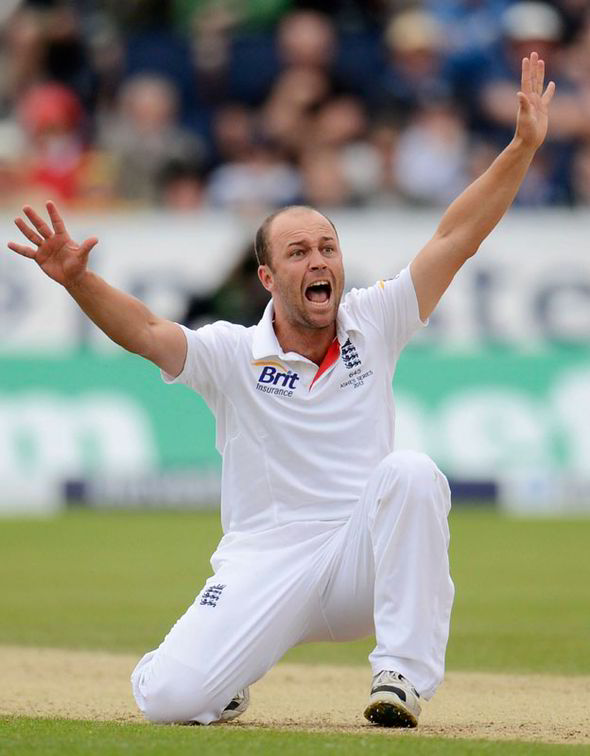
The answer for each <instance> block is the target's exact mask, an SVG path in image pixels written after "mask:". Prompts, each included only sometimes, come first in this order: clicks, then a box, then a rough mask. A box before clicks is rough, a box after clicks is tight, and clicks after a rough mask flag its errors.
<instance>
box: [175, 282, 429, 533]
mask: <svg viewBox="0 0 590 756" xmlns="http://www.w3.org/2000/svg"><path fill="white" fill-rule="evenodd" d="M272 317H273V309H272V301H271V302H270V303H269V304H268V306H267V308H266V310H265V312H264V315H263V317H262V320H261V321H260V323H258V325H257V326H252V327H251V328H245V327H243V326H239V325H233V324H231V323H226V322H224V321H219V322H217V323H213V324H211V325H206V326H204V327H203V328H199V329H198V330H196V331H192V330H189V329H188V328H184V326H183V330H184V332H185V334H186V338H187V342H188V351H187V357H186V362H185V365H184V368H183V370H182V372H181V373H180V375H178V376H177V377H176V378H174V379H173V378H171V377H170V376H167V375H165V374H163V378H164V380H165V381H166V382H167V383H183V384H185V385H187V386H189V387H191V388H193V389H194V390H195V391H197V392H198V393H199V394H201V395H202V396H203V398H204V399H205V401H206V402H207V404H208V406H209V407H210V409H211V411H212V412H213V414H214V415H215V419H216V424H217V426H216V427H217V438H216V446H217V449H218V451H219V453H220V454H221V456H222V458H223V468H222V469H223V472H222V493H221V520H222V525H223V530H224V533H226V534H227V533H230V532H231V533H236V534H238V533H252V532H259V531H263V530H268V529H272V528H275V527H277V526H282V525H285V524H287V523H292V522H297V521H305V522H324V523H328V522H330V521H332V522H334V523H335V522H336V521H344V520H346V519H347V518H348V517H349V516H350V513H351V510H352V507H353V506H354V505H355V504H356V502H357V501H358V500H359V498H360V495H361V492H362V490H363V488H364V486H365V484H366V482H367V480H368V478H369V475H370V474H371V472H372V471H373V470H374V469H375V467H376V466H377V465H378V464H379V462H380V461H381V460H382V459H383V458H384V457H385V456H386V455H387V454H389V453H390V452H391V451H392V450H393V441H394V404H393V391H392V385H391V384H392V379H393V373H394V370H395V364H396V362H397V358H398V356H399V353H400V351H401V349H402V348H403V347H404V346H405V344H406V343H407V341H408V340H409V338H410V336H411V335H412V334H413V333H414V331H415V330H416V329H417V328H418V327H419V326H420V325H421V321H420V317H419V313H418V303H417V300H416V293H415V290H414V285H413V283H412V279H411V276H410V272H409V269H408V268H405V269H404V270H403V271H402V272H401V273H400V274H399V275H398V276H397V277H396V278H394V279H391V280H388V281H380V282H378V283H377V284H375V285H374V286H371V287H369V288H367V289H353V290H352V291H350V292H349V293H348V294H346V295H345V296H344V297H343V300H342V303H341V305H340V308H339V311H338V317H337V343H336V342H335V343H334V344H333V345H332V348H331V349H330V352H329V354H328V355H327V359H326V360H324V363H322V365H321V366H320V367H319V368H318V366H317V365H316V364H315V363H313V362H311V361H310V360H308V359H306V358H305V357H302V356H301V355H299V354H296V353H294V352H288V353H287V354H285V353H284V352H283V351H282V350H281V347H280V346H279V343H278V341H277V338H276V335H275V332H274V329H273V325H272Z"/></svg>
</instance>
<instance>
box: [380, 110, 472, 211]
mask: <svg viewBox="0 0 590 756" xmlns="http://www.w3.org/2000/svg"><path fill="white" fill-rule="evenodd" d="M467 152H468V135H467V130H466V128H465V124H464V123H463V121H462V119H461V117H460V115H459V114H458V113H457V111H456V109H454V108H453V107H452V105H451V103H450V102H448V101H446V102H445V101H439V102H435V103H432V104H431V105H430V106H428V107H424V108H423V109H422V110H420V111H418V112H416V113H415V114H414V116H413V117H412V118H411V120H410V122H409V124H408V125H407V127H406V128H405V129H404V130H403V131H402V132H401V134H400V135H399V140H398V143H397V151H396V155H395V158H394V162H393V170H394V175H395V177H396V179H397V185H398V188H399V190H400V191H401V193H402V195H403V196H404V197H406V198H407V199H408V200H410V201H411V202H412V203H416V204H420V205H447V204H449V203H450V202H452V200H453V199H454V198H455V197H456V196H457V195H458V194H459V193H460V192H461V191H462V190H463V189H464V188H465V186H467V181H468V179H467V176H468V166H467Z"/></svg>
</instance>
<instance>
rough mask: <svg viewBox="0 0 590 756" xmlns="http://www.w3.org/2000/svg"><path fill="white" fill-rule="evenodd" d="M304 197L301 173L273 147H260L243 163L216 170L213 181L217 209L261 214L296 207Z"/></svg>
mask: <svg viewBox="0 0 590 756" xmlns="http://www.w3.org/2000/svg"><path fill="white" fill-rule="evenodd" d="M299 196H300V181H299V176H298V174H297V171H296V170H295V169H294V168H293V167H292V166H290V165H289V164H288V163H287V162H286V161H284V160H283V159H281V157H280V155H279V154H278V152H277V151H276V149H275V148H273V147H272V146H271V145H270V144H265V143H258V144H256V145H255V146H254V147H253V148H252V150H251V152H250V154H249V155H248V156H247V157H245V158H244V159H243V160H240V161H238V162H234V163H226V164H224V165H222V166H220V167H219V168H216V169H215V170H214V171H213V173H212V175H211V178H210V181H209V199H210V201H211V204H212V205H213V206H215V207H223V208H229V209H233V210H237V211H240V212H243V213H253V214H259V213H260V212H262V211H263V210H266V209H267V208H272V207H281V206H282V205H290V204H293V203H295V202H296V201H297V200H298V198H299Z"/></svg>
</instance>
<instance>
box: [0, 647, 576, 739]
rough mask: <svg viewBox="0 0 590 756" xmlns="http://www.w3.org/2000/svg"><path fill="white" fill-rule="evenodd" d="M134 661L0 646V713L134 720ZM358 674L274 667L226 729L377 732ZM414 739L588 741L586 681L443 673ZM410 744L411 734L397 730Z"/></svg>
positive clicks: (358, 670)
mask: <svg viewBox="0 0 590 756" xmlns="http://www.w3.org/2000/svg"><path fill="white" fill-rule="evenodd" d="M135 662H136V657H134V656H129V655H122V654H107V653H101V652H90V651H67V650H58V649H40V648H21V647H11V646H4V647H1V646H0V669H1V670H2V686H0V714H10V715H22V716H33V717H64V718H72V719H89V720H116V721H123V722H141V721H143V720H142V718H141V716H140V714H139V713H138V712H137V710H136V708H135V704H134V701H133V699H132V697H131V692H130V688H129V675H130V674H131V670H132V669H133V666H134V665H135ZM368 684H369V671H368V669H365V668H364V667H341V666H327V665H322V666H311V665H295V664H279V665H278V666H277V667H275V669H273V670H271V672H270V673H269V674H268V675H267V676H266V677H265V678H264V679H263V680H260V681H259V682H258V683H256V685H255V686H253V690H252V704H251V706H250V709H249V710H248V711H247V713H246V714H244V716H243V717H241V719H240V720H239V724H238V723H236V724H235V725H230V726H240V727H244V726H253V727H254V726H255V727H276V728H281V729H285V728H289V729H306V730H333V731H334V730H338V731H348V732H364V733H368V732H372V733H373V732H374V733H375V734H378V733H379V734H382V735H391V734H392V733H391V731H384V730H381V729H379V728H375V727H373V726H371V725H369V724H367V723H366V722H365V720H364V719H363V717H362V711H363V708H364V705H365V702H366V694H367V688H368ZM417 733H418V734H420V735H432V736H435V735H436V736H444V737H454V738H489V739H494V740H497V739H512V740H528V741H539V742H546V743H572V744H573V743H586V744H590V677H549V676H541V675H500V674H488V673H485V674H484V673H474V672H450V673H449V674H448V676H447V680H446V681H445V683H444V685H443V686H442V688H441V689H440V690H439V692H438V693H437V695H436V696H435V697H434V699H433V700H432V701H431V702H430V703H428V704H426V705H425V707H424V712H423V716H422V717H421V720H420V726H419V728H418V730H417ZM397 734H398V735H400V736H404V737H407V736H409V737H413V735H414V733H410V732H407V731H404V732H403V733H397Z"/></svg>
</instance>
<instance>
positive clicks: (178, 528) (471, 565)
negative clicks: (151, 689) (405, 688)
mask: <svg viewBox="0 0 590 756" xmlns="http://www.w3.org/2000/svg"><path fill="white" fill-rule="evenodd" d="M451 532H452V554H451V565H452V572H453V577H454V579H455V583H456V586H457V597H456V602H455V609H454V613H453V622H452V629H451V641H450V644H449V653H448V666H449V668H450V669H464V670H489V671H499V672H511V673H514V672H543V673H554V674H559V675H575V674H584V675H588V674H590V644H588V638H589V637H590V616H589V614H588V586H589V585H590V560H588V557H587V544H588V543H589V542H590V519H578V520H557V519H552V520H542V519H535V520H525V519H510V518H507V517H503V516H500V515H498V514H495V513H492V512H481V511H460V512H456V513H454V514H453V516H452V520H451ZM218 537H219V525H218V516H217V515H216V514H211V513H202V514H201V513H199V514H171V513H93V512H83V511H80V512H73V513H69V514H66V515H63V516H60V517H57V518H52V519H15V520H2V521H0V584H1V585H2V611H1V612H0V643H4V644H17V645H31V646H53V647H63V648H87V649H104V650H109V651H130V652H133V653H137V654H138V655H139V654H141V653H143V652H144V651H145V650H146V649H149V648H152V647H154V646H155V645H157V644H158V643H159V641H160V640H161V638H162V637H163V635H164V634H165V633H166V632H167V631H168V629H169V628H170V626H171V625H172V623H173V622H174V620H175V619H176V618H177V616H178V615H179V614H181V613H182V612H183V611H184V609H185V608H186V607H187V606H188V605H189V604H190V603H191V601H192V599H193V598H194V595H195V594H196V593H197V592H198V591H199V590H200V587H201V585H202V582H203V580H204V579H205V578H206V577H207V576H208V575H209V574H210V568H209V564H208V559H209V555H210V553H211V551H212V550H213V548H214V546H215V544H216V542H217V540H218ZM371 646H372V643H371V639H366V640H363V641H358V642H355V643H343V644H325V643H322V644H310V645H306V646H301V647H299V648H296V649H294V650H293V651H291V652H290V653H289V654H288V655H287V657H286V658H287V659H288V660H290V661H292V662H302V663H314V662H323V663H328V664H339V663H341V664H355V663H358V664H366V657H367V654H368V653H369V651H370V649H371ZM390 735H391V733H390ZM393 737H395V745H393V744H392V743H391V742H390V736H388V735H387V734H384V733H382V732H379V731H377V732H374V731H369V732H367V734H366V735H365V734H357V733H345V734H339V733H327V732H323V733H322V732H315V733H314V732H300V731H286V732H279V731H274V730H266V729H262V728H258V729H250V728H246V727H243V728H242V727H232V728H226V729H224V728H178V727H176V728H174V727H173V728H165V727H164V728H160V727H145V726H141V725H134V724H117V723H95V722H92V723H90V722H78V721H64V720H43V719H38V720H32V719H26V718H18V717H13V718H4V719H0V752H1V753H18V754H28V753H36V754H53V753H55V754H58V753H59V754H64V753H65V754H77V753H85V754H86V753H93V754H115V753H122V752H124V753H131V754H133V753H158V754H161V753H174V754H182V753H188V752H194V751H195V750H196V749H197V748H198V749H199V752H200V753H202V754H209V753H211V754H213V753H215V755H216V756H218V754H233V753H238V752H239V753H245V754H247V753H254V752H256V753H261V752H264V753H278V752H279V751H280V752H281V754H289V753H295V752H297V753H301V752H309V753H322V752H324V751H331V752H334V751H335V750H337V751H338V752H340V753H343V754H348V753H351V754H352V753H359V752H360V751H361V750H362V751H367V752H368V753H375V754H380V753H386V752H387V753H390V752H391V751H392V750H393V749H395V752H396V753H399V754H400V755H401V756H404V754H417V755H418V756H420V754H443V755H444V754H471V753H477V754H479V753H483V754H487V753H489V754H500V753H501V754H507V753H514V754H529V753H530V754H535V756H536V755H537V754H539V756H541V754H545V753H561V752H562V751H563V749H564V748H568V749H571V748H574V750H576V751H579V752H586V753H587V752H588V747H587V746H580V747H576V746H572V745H568V746H556V745H545V746H544V745H539V744H531V743H519V744H510V743H506V742H504V743H494V742H489V741H485V742H484V741H468V740H462V741H456V740H443V739H438V738H424V737H420V736H419V734H418V735H416V734H415V733H412V734H409V733H405V734H401V736H400V734H399V733H398V734H394V735H393Z"/></svg>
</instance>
